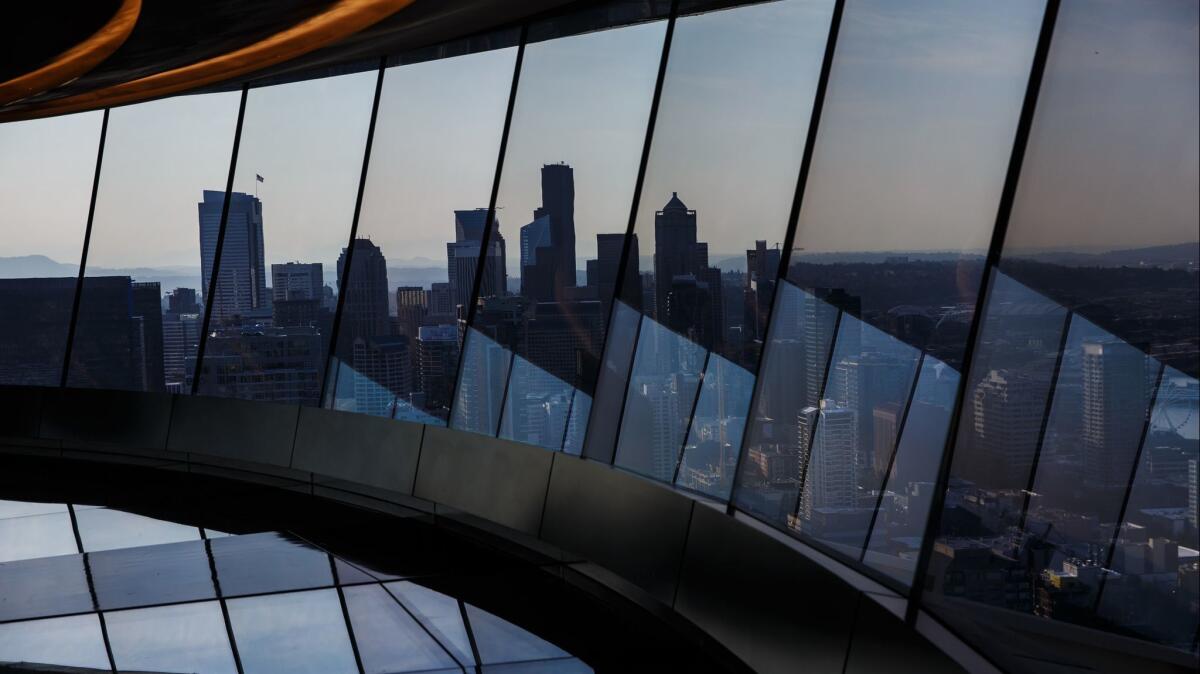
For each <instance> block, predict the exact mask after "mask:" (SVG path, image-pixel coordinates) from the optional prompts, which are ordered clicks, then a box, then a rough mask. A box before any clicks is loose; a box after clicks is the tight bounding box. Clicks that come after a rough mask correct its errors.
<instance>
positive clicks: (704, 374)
mask: <svg viewBox="0 0 1200 674" xmlns="http://www.w3.org/2000/svg"><path fill="white" fill-rule="evenodd" d="M711 359H712V351H707V350H706V351H705V352H704V365H703V366H701V368H700V381H699V383H697V384H696V395H694V396H692V407H691V411H690V412H688V416H687V428H685V429H683V439H682V440H680V441H679V452H678V453H677V454H676V455H675V473H674V474H673V475H672V476H671V484H675V482H676V481H677V480H678V479H679V469H680V468H681V467H682V466H683V453H684V452H686V451H687V440H688V436H690V435H691V434H692V424H693V423H695V420H696V406H697V405H699V404H700V396H702V395H704V380H705V379H708V363H709V360H711Z"/></svg>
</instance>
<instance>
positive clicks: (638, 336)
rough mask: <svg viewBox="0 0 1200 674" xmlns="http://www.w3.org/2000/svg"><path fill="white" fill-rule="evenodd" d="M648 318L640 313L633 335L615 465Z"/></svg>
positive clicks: (612, 461) (611, 461) (616, 435)
mask: <svg viewBox="0 0 1200 674" xmlns="http://www.w3.org/2000/svg"><path fill="white" fill-rule="evenodd" d="M648 320H652V319H650V318H648V317H647V316H646V315H645V314H642V313H640V312H639V313H638V326H637V332H635V333H634V335H633V349H632V350H631V351H630V352H629V367H628V368H627V369H626V371H625V384H624V385H623V386H622V387H621V409H620V410H619V411H618V412H617V432H616V433H614V434H613V448H612V458H611V459H609V461H608V463H609V464H610V465H614V466H615V465H616V464H617V449H619V448H620V446H621V431H622V430H624V428H625V405H627V404H628V403H629V384H630V383H631V382H632V381H633V368H634V365H636V364H637V354H638V349H639V348H641V346H642V327H643V326H644V325H645V323H646V321H648ZM589 422H590V419H589Z"/></svg>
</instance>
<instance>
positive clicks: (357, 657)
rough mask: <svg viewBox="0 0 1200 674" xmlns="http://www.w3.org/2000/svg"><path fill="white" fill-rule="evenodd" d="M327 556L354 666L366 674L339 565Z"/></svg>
mask: <svg viewBox="0 0 1200 674" xmlns="http://www.w3.org/2000/svg"><path fill="white" fill-rule="evenodd" d="M325 556H326V557H328V558H329V573H330V574H332V575H333V586H334V589H335V590H337V596H338V603H339V604H340V605H341V607H342V619H343V620H345V621H346V635H347V636H348V637H350V650H352V651H354V664H355V666H356V667H358V674H366V673H365V670H364V669H363V663H362V655H361V654H360V653H359V652H358V639H356V638H355V637H354V625H352V624H351V623H350V610H349V609H348V608H346V593H345V592H343V591H342V585H341V583H339V582H338V572H337V564H336V563H335V562H334V561H333V559H334V558H333V555H331V554H329V553H328V552H326V553H325ZM380 587H382V585H381V586H380Z"/></svg>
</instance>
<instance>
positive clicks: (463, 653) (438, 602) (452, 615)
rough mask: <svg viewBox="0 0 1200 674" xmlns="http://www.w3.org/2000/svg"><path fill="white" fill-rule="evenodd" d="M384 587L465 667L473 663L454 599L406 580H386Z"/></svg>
mask: <svg viewBox="0 0 1200 674" xmlns="http://www.w3.org/2000/svg"><path fill="white" fill-rule="evenodd" d="M384 587H385V588H386V589H387V591H388V593H390V594H391V595H392V596H393V597H395V598H396V599H397V600H398V601H399V602H400V603H402V604H404V606H405V608H407V609H408V610H409V612H411V613H412V615H413V616H415V617H416V619H417V620H419V621H421V624H422V625H424V626H425V629H427V630H429V633H430V634H431V635H432V636H433V638H434V639H437V641H438V642H439V643H441V644H442V645H443V646H445V647H446V648H447V649H449V650H450V653H451V654H452V655H453V656H454V658H455V659H456V660H457V661H459V662H461V663H463V664H464V665H467V666H474V665H475V656H474V655H472V649H471V640H470V637H469V636H467V628H466V626H465V625H464V624H463V619H462V611H461V609H460V608H459V603H458V600H457V599H455V598H454V597H450V596H447V595H444V594H442V593H440V592H436V591H434V590H431V589H429V588H427V587H425V586H424V585H417V584H416V583H412V582H409V581H398V582H394V583H386V584H384Z"/></svg>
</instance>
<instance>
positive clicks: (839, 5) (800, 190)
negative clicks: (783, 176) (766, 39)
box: [725, 0, 846, 514]
mask: <svg viewBox="0 0 1200 674" xmlns="http://www.w3.org/2000/svg"><path fill="white" fill-rule="evenodd" d="M845 4H846V3H845V0H837V2H835V3H834V5H833V14H832V15H831V16H830V19H829V35H828V36H827V37H826V38H825V54H824V56H822V60H821V71H820V73H819V74H818V75H817V88H816V91H815V92H814V93H813V106H812V114H811V115H809V121H808V133H807V135H806V136H805V138H804V152H803V154H801V155H800V171H799V173H797V175H796V192H795V195H794V196H793V197H792V210H791V212H790V213H788V225H787V229H786V230H785V232H784V235H783V250H782V251H781V252H780V254H779V269H778V270H777V271H776V273H775V290H774V293H775V297H774V298H772V304H774V305H778V302H779V291H780V289H782V287H783V284H784V283H787V275H788V267H789V266H790V265H791V262H792V248H793V247H794V246H795V245H796V229H797V222H798V221H799V219H800V205H801V204H802V203H803V202H804V190H805V188H806V187H807V186H808V174H809V172H810V171H811V170H812V158H813V148H814V147H815V146H816V144H817V128H818V127H819V126H820V124H821V111H822V110H823V109H824V107H825V92H826V90H827V89H828V88H829V73H830V71H831V70H832V69H833V55H834V51H835V50H836V48H837V38H838V30H839V29H840V27H841V23H842V10H843V9H844V8H845ZM778 309H779V307H778V306H775V307H774V309H772V310H771V313H769V314H767V320H766V322H764V324H763V343H762V346H761V347H760V348H759V350H758V360H757V362H755V364H754V374H755V377H757V376H758V373H759V372H760V371H761V370H762V365H763V362H764V361H765V360H766V353H767V345H768V344H770V339H769V338H768V336H769V335H770V334H771V328H772V327H773V324H774V318H775V314H776V312H777V311H778ZM761 390H762V381H760V380H758V379H756V380H755V384H754V390H753V391H752V392H751V393H750V407H749V408H747V410H746V428H745V429H744V430H743V431H742V442H741V446H740V447H738V455H737V461H735V462H734V466H733V476H732V477H731V482H732V484H731V487H730V491H729V502H728V503H727V504H726V508H725V511H726V513H728V514H732V513H733V512H734V510H736V507H735V506H734V502H735V497H736V495H737V488H738V480H737V476H738V473H739V472H740V471H741V469H742V463H743V461H744V460H745V457H746V450H747V449H748V448H747V446H746V445H747V444H749V440H750V435H751V432H750V430H751V426H752V425H753V423H754V412H755V409H756V408H757V405H758V396H759V391H761Z"/></svg>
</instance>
